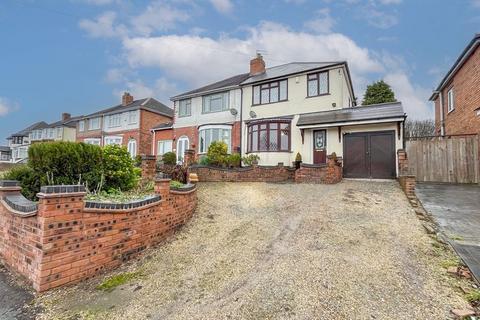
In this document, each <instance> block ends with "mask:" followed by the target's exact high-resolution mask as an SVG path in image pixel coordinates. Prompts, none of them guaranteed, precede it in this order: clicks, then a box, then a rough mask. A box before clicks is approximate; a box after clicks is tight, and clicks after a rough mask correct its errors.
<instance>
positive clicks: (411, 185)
mask: <svg viewBox="0 0 480 320" xmlns="http://www.w3.org/2000/svg"><path fill="white" fill-rule="evenodd" d="M397 155H398V182H399V183H400V186H401V187H402V190H403V192H405V194H406V195H407V198H408V199H409V200H415V199H416V195H415V186H416V179H415V176H414V175H412V174H411V173H410V169H409V166H408V156H407V152H406V151H405V150H403V149H401V150H398V151H397Z"/></svg>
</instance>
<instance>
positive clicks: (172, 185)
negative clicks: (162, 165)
mask: <svg viewBox="0 0 480 320" xmlns="http://www.w3.org/2000/svg"><path fill="white" fill-rule="evenodd" d="M181 187H183V183H181V182H179V181H176V180H171V181H170V188H173V189H178V188H181Z"/></svg>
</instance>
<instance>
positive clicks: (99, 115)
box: [76, 92, 173, 157]
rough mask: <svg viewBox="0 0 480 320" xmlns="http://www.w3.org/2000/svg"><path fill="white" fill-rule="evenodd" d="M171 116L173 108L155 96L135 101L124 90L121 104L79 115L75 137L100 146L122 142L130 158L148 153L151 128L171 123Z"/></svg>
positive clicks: (149, 151) (120, 143)
mask: <svg viewBox="0 0 480 320" xmlns="http://www.w3.org/2000/svg"><path fill="white" fill-rule="evenodd" d="M172 118H173V110H172V109H171V108H169V107H167V106H166V105H164V104H163V103H161V102H159V101H157V100H155V99H154V98H144V99H139V100H134V98H133V96H132V95H130V94H129V93H128V92H125V93H124V94H123V96H122V103H121V104H119V105H116V106H113V107H111V108H107V109H103V110H101V111H98V112H95V113H92V114H89V115H87V116H83V117H81V118H80V119H79V120H78V122H77V130H76V136H77V137H76V139H77V141H79V142H85V143H90V144H95V145H100V146H105V145H110V144H118V145H123V146H125V147H127V149H128V151H129V153H130V155H131V156H132V157H135V156H136V155H142V154H143V155H149V154H151V152H152V134H151V131H150V129H151V128H152V127H154V126H156V125H158V124H159V123H168V122H171V121H172Z"/></svg>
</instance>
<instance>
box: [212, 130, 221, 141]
mask: <svg viewBox="0 0 480 320" xmlns="http://www.w3.org/2000/svg"><path fill="white" fill-rule="evenodd" d="M210 130H212V142H213V141H218V140H220V129H210Z"/></svg>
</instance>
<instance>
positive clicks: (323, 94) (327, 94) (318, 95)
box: [305, 92, 330, 99]
mask: <svg viewBox="0 0 480 320" xmlns="http://www.w3.org/2000/svg"><path fill="white" fill-rule="evenodd" d="M329 95H330V92H328V93H322V94H317V95H316V96H306V97H305V98H306V99H310V98H318V97H324V96H329Z"/></svg>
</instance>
